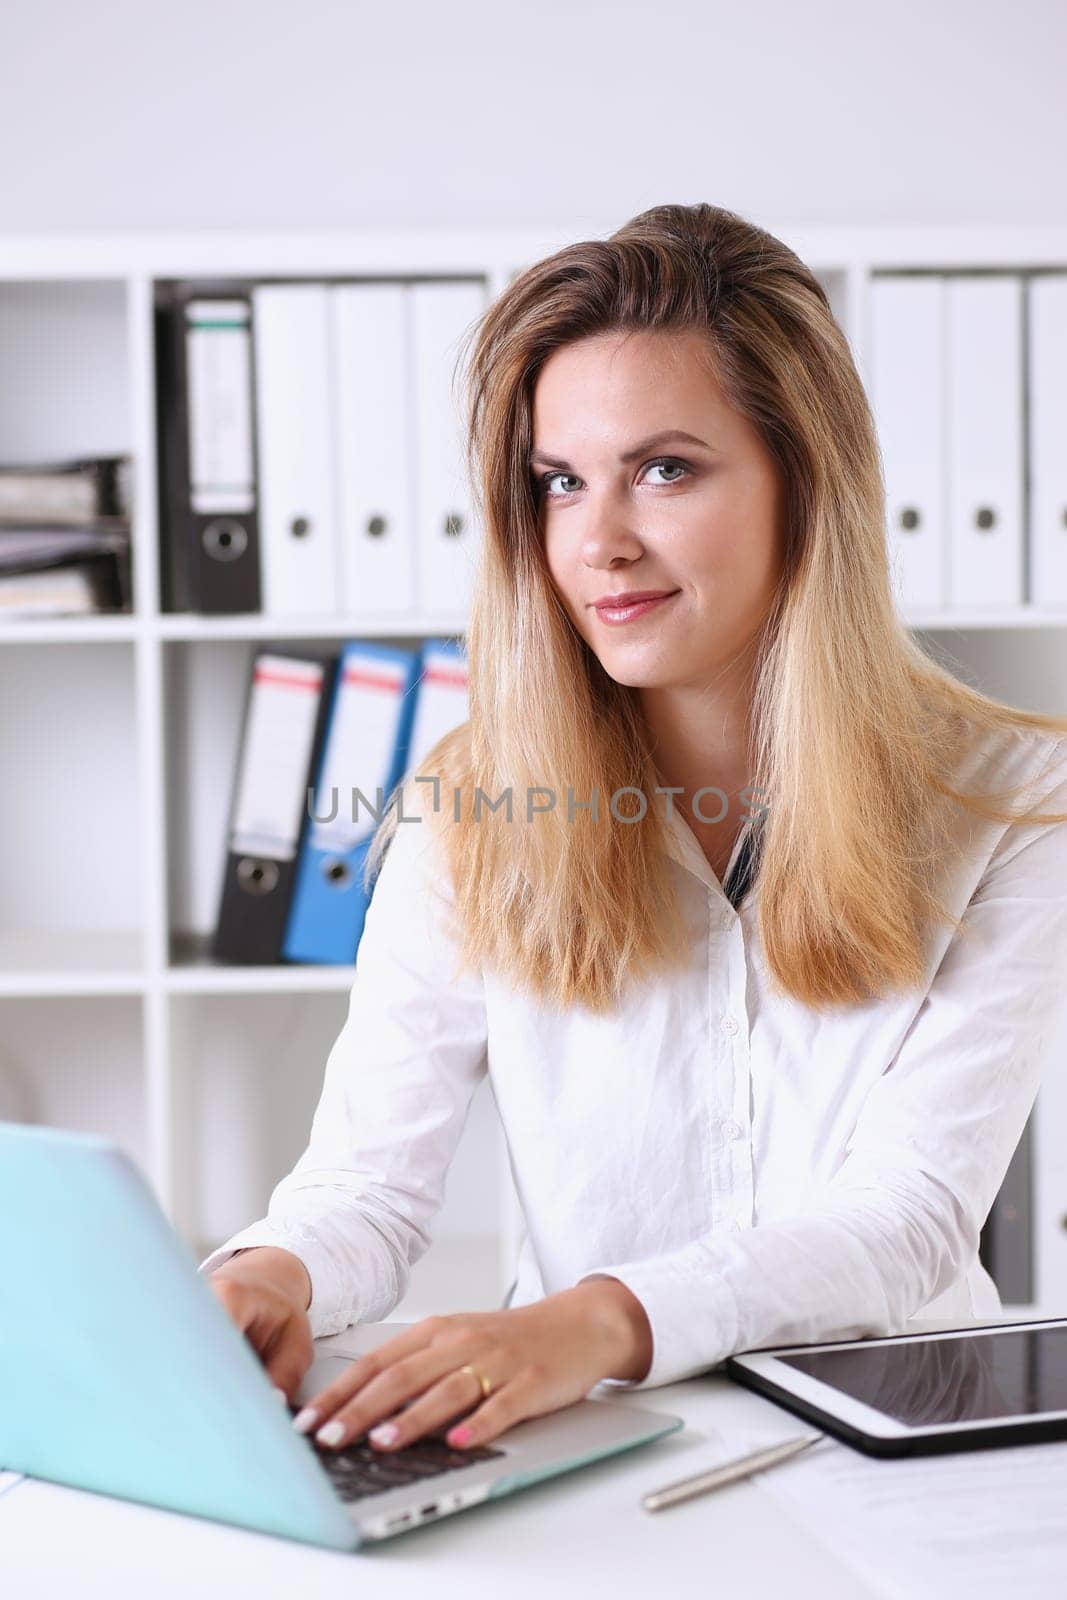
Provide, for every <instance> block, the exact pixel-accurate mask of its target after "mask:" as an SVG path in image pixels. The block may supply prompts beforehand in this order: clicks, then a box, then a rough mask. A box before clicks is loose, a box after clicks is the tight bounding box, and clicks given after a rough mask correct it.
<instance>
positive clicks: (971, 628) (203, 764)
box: [0, 225, 1067, 1319]
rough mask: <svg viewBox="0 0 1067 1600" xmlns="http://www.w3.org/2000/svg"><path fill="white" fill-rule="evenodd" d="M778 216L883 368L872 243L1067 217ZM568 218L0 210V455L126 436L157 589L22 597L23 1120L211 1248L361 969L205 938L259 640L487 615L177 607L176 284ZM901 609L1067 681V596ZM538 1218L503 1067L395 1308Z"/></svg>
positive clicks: (15, 693) (0, 1089)
mask: <svg viewBox="0 0 1067 1600" xmlns="http://www.w3.org/2000/svg"><path fill="white" fill-rule="evenodd" d="M601 231H602V232H607V231H609V230H608V227H607V226H606V227H605V228H604V229H603V230H601ZM772 231H773V232H776V233H778V234H779V236H780V237H782V238H784V239H786V240H787V242H789V243H790V244H791V245H792V246H793V247H794V248H795V249H796V250H797V251H798V252H799V253H800V254H801V255H802V256H803V258H804V259H805V260H806V261H807V262H808V263H809V264H810V265H811V266H812V267H813V269H814V270H815V271H816V272H817V273H818V274H819V276H820V278H821V279H822V281H823V282H824V284H825V285H826V287H827V290H828V293H829V295H830V298H831V302H832V304H833V306H834V309H835V313H836V315H837V317H838V320H839V322H840V323H841V325H842V327H843V328H844V330H845V332H846V334H847V335H848V337H849V340H850V342H851V344H852V347H853V350H854V352H855V355H856V359H857V363H858V365H859V368H860V371H861V373H865V370H866V353H867V336H866V328H867V303H868V302H867V296H868V286H869V283H870V279H871V274H872V273H873V272H874V271H875V270H878V269H902V268H912V267H917V268H929V269H932V270H947V271H967V270H974V269H977V270H981V269H990V268H1012V269H1019V270H1027V269H1032V268H1040V267H1057V268H1062V269H1065V270H1067V229H1064V228H1052V229H1020V228H1009V229H996V230H986V229H927V228H923V229H892V230H884V229H856V230H844V229H840V228H832V229H822V228H805V229H794V228H788V227H782V228H775V227H773V225H772ZM573 237H574V236H573V235H572V234H570V233H567V232H563V231H557V232H541V231H510V230H509V231H499V232H486V233H451V232H437V231H433V232H431V231H427V232H418V233H415V232H408V233H396V232H393V233H380V232H365V233H354V232H349V233H292V232H290V233H277V234H245V233H240V234H239V233H233V234H231V233H211V234H168V233H136V234H132V233H131V234H124V233H113V234H106V235H80V236H79V235H59V234H55V235H46V236H39V237H18V236H7V237H0V459H3V460H19V459H26V460H32V459H36V458H48V457H56V456H63V455H68V454H69V455H72V456H73V455H80V454H89V453H111V452H117V451H129V452H130V453H131V454H132V455H133V458H134V463H135V476H134V488H135V527H134V582H135V612H134V614H133V615H132V616H128V617H127V616H123V617H100V618H93V617H90V618H71V619H69V620H64V619H58V618H57V619H54V620H43V619H32V620H26V621H15V622H7V623H0V671H2V682H3V690H4V695H3V703H4V715H3V718H2V720H0V761H2V766H3V770H4V772H5V775H6V782H5V784H4V786H3V802H2V831H0V1003H2V1005H3V1012H4V1027H3V1036H2V1037H3V1042H2V1044H0V1119H22V1120H27V1121H41V1122H49V1123H54V1124H57V1125H60V1126H67V1127H74V1128H85V1129H92V1130H95V1131H99V1132H103V1133H106V1134H108V1135H110V1136H112V1137H114V1138H116V1139H117V1140H118V1141H119V1142H120V1143H121V1144H122V1145H123V1147H124V1148H125V1149H127V1150H128V1151H129V1153H130V1154H131V1155H132V1156H133V1158H134V1159H135V1160H136V1161H137V1162H138V1164H139V1165H140V1167H141V1168H142V1170H143V1171H144V1173H145V1174H146V1176H147V1178H148V1179H149V1181H150V1182H151V1184H152V1187H153V1189H154V1191H155V1193H156V1195H157V1197H158V1198H159V1201H160V1203H161V1205H162V1206H163V1208H164V1210H165V1211H166V1212H167V1214H168V1215H169V1216H170V1218H171V1219H172V1221H173V1222H174V1224H175V1226H176V1227H177V1228H178V1230H179V1232H180V1233H181V1234H182V1236H183V1237H184V1238H185V1239H186V1240H187V1242H188V1243H189V1245H190V1248H191V1249H192V1251H193V1252H194V1253H195V1254H196V1256H197V1259H200V1258H201V1257H202V1256H203V1255H204V1254H206V1253H207V1251H208V1250H209V1249H210V1248H212V1247H213V1246H214V1245H216V1244H218V1243H219V1242H221V1241H222V1239H224V1238H225V1237H227V1236H228V1235H229V1234H230V1233H232V1232H233V1231H235V1230H236V1229H237V1228H238V1227H240V1226H243V1225H244V1224H245V1223H247V1222H250V1221H251V1220H253V1218H255V1217H257V1216H259V1215H261V1214H262V1213H263V1211H264V1209H265V1207H266V1203H267V1199H268V1196H269V1193H270V1190H271V1188H272V1187H273V1185H274V1183H275V1182H276V1181H277V1179H278V1178H279V1177H280V1176H281V1175H282V1174H283V1172H285V1171H286V1170H287V1169H288V1168H289V1166H290V1165H291V1164H292V1162H293V1161H294V1160H295V1158H296V1156H297V1155H298V1154H299V1153H300V1151H301V1150H302V1149H303V1146H304V1142H305V1139H306V1134H307V1130H308V1128H309V1126H310V1121H311V1113H312V1110H313V1108H314V1105H315V1102H316V1100H317V1098H318V1093H319V1090H320V1087H321V1081H322V1071H323V1067H324V1064H325V1060H326V1056H327V1054H328V1051H329V1048H330V1046H331V1045H332V1043H333V1041H334V1039H335V1038H336V1036H337V1033H338V1032H339V1030H340V1027H341V1025H342V1023H343V1020H344V1015H345V1010H346V1006H347V994H348V991H349V989H350V987H351V983H352V977H353V971H354V969H353V968H352V967H349V966H343V967H321V968H316V967H307V966H280V967H271V968H227V967H221V966H218V965H215V964H213V963H211V962H210V961H208V960H206V959H205V958H204V957H203V955H202V954H201V953H200V952H201V950H202V948H203V941H205V940H206V937H207V936H208V934H209V933H210V931H211V928H212V926H213V924H214V919H215V914H216V911H217V905H218V894H219V888H220V884H221V873H222V868H223V863H224V827H225V819H226V813H227V808H228V804H229V799H230V792H231V786H232V779H233V770H234V763H235V758H236V753H237V739H238V735H239V723H240V716H239V711H240V703H241V696H242V694H243V691H244V686H245V683H246V679H247V672H248V667H249V663H250V660H251V653H252V650H253V648H254V646H255V643H256V641H259V640H278V641H282V640H286V641H306V642H308V643H309V644H312V643H314V642H316V641H317V642H319V643H320V644H321V642H323V641H330V640H336V641H343V640H346V639H350V638H357V637H374V638H382V639H389V640H395V641H398V642H409V641H417V640H418V639H420V638H422V637H424V636H427V635H436V634H441V633H455V632H458V631H461V630H462V628H463V626H464V622H465V619H464V618H463V617H461V616H455V615H437V616H434V615H422V616H405V617H401V616H398V617H397V618H396V619H394V620H393V621H389V620H383V619H382V618H381V617H374V618H371V617H360V616H358V615H357V616H350V617H328V618H324V619H321V620H320V619H306V618H301V619H298V620H296V621H293V620H291V619H273V618H271V617H269V616H260V615H255V616H232V617H203V616H185V615H173V614H170V615H168V614H164V613H163V612H162V611H161V609H160V582H159V577H160V574H159V552H158V528H157V513H156V507H157V493H156V443H155V420H154V370H153V337H152V303H153V302H152V292H153V282H154V280H155V279H157V278H174V277H231V276H232V277H242V278H245V277H247V278H253V279H255V278H259V277H263V278H282V277H285V278H293V279H300V278H306V279H308V280H321V279H322V278H360V277H363V276H376V277H381V276H389V277H395V278H398V279H404V278H412V277H420V278H424V277H432V276H449V277H454V276H457V275H473V276H480V277H483V278H484V279H485V281H486V283H487V286H488V290H489V294H490V296H491V297H492V296H495V295H497V294H499V293H500V292H501V291H502V289H503V288H504V287H505V285H506V284H507V282H508V281H509V279H510V277H511V276H512V275H513V274H514V273H515V272H517V271H519V270H521V269H522V268H523V267H525V266H526V265H528V264H529V263H530V262H532V261H535V260H537V259H539V258H540V257H542V256H544V255H546V254H549V253H550V252H552V251H554V250H555V249H557V248H559V247H560V246H562V245H564V244H566V243H568V242H570V240H571V239H572V238H573ZM907 620H908V621H909V623H910V625H912V626H913V627H915V628H916V629H917V630H921V632H922V633H923V635H924V636H925V637H926V638H927V640H928V643H929V645H930V647H931V648H933V649H934V650H936V651H937V652H938V653H939V654H940V655H941V656H942V658H945V659H948V660H949V662H950V664H951V665H953V666H954V668H955V669H956V670H958V671H960V672H961V673H963V674H964V675H966V676H967V677H968V678H969V679H970V680H971V681H973V682H976V683H978V684H980V685H981V686H982V687H983V688H985V689H987V690H988V691H989V692H991V693H994V694H998V695H1002V696H1003V697H1004V698H1006V699H1010V700H1012V701H1014V702H1015V703H1017V704H1021V705H1025V706H1027V707H1031V708H1033V709H1038V710H1054V711H1062V710H1063V709H1064V708H1065V707H1067V610H1065V611H1064V612H1063V613H1062V614H1059V615H1055V614H1053V615H1049V614H1039V613H1037V612H1035V611H1034V610H1032V609H1031V608H1029V607H1027V606H1022V607H1019V608H1016V609H1012V610H1010V611H1002V612H990V613H983V614H968V615H959V614H945V613H938V614H923V615H916V616H914V617H909V618H908V619H907ZM1061 1054H1064V1055H1067V1041H1064V1048H1063V1051H1062V1052H1061ZM487 1188H488V1189H489V1190H490V1191H491V1193H492V1194H493V1195H494V1196H495V1199H496V1214H495V1216H493V1215H492V1205H490V1204H487ZM1065 1209H1067V1206H1065ZM487 1215H488V1216H490V1217H491V1222H492V1225H491V1226H490V1225H489V1224H487V1221H486V1218H487ZM517 1225H518V1218H517V1205H516V1201H515V1195H514V1190H513V1188H512V1185H511V1179H510V1173H509V1170H508V1164H507V1159H506V1150H505V1146H504V1142H503V1138H502V1135H501V1131H500V1128H499V1124H498V1122H497V1119H496V1113H495V1107H494V1104H493V1101H492V1096H491V1093H490V1092H489V1089H488V1085H485V1086H483V1089H480V1090H479V1092H478V1095H477V1096H476V1097H475V1102H474V1105H473V1106H472V1111H471V1116H470V1120H469V1122H468V1125H467V1129H466V1131H465V1133H464V1137H463V1141H462V1143H461V1146H460V1149H459V1152H458V1154H457V1157H456V1160H455V1163H454V1165H453V1168H452V1171H451V1173H450V1175H449V1183H448V1194H447V1198H446V1201H445V1205H444V1208H443V1211H442V1213H441V1214H440V1216H439V1218H438V1221H437V1224H436V1226H435V1231H434V1244H433V1247H432V1249H431V1250H430V1252H429V1253H428V1254H427V1256H425V1257H424V1258H423V1260H422V1261H421V1262H420V1263H419V1264H418V1265H417V1267H416V1269H415V1272H414V1274H413V1278H412V1284H411V1289H410V1291H409V1294H408V1296H407V1297H406V1299H405V1300H404V1301H403V1302H402V1304H401V1305H400V1306H398V1307H397V1309H396V1311H395V1312H394V1316H395V1317H397V1318H404V1319H410V1318H417V1317H420V1316H422V1315H425V1314H426V1313H427V1312H428V1311H430V1310H431V1309H438V1310H449V1309H461V1308H466V1309H477V1308H480V1307H484V1308H488V1307H492V1306H495V1305H499V1304H500V1302H501V1299H502V1297H503V1294H504V1292H505V1290H506V1289H507V1286H508V1284H509V1283H510V1281H511V1276H512V1264H513V1259H514V1249H515V1242H516V1237H517ZM1056 1309H1060V1308H1056Z"/></svg>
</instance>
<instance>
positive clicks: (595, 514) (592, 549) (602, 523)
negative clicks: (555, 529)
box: [581, 494, 643, 567]
mask: <svg viewBox="0 0 1067 1600" xmlns="http://www.w3.org/2000/svg"><path fill="white" fill-rule="evenodd" d="M642 548H643V546H642V544H641V539H640V536H639V534H638V531H637V528H636V526H635V524H634V520H633V508H632V507H631V506H627V505H625V504H623V503H622V502H620V500H619V499H618V498H616V497H613V496H611V495H607V494H605V495H601V496H599V497H595V496H592V495H590V497H589V498H588V500H587V501H586V506H585V526H584V527H583V529H582V542H581V552H582V558H583V560H584V561H585V563H586V565H587V566H590V567H607V566H610V565H611V563H612V561H614V560H616V559H617V558H618V557H624V558H626V559H628V560H631V561H632V560H633V559H634V558H635V557H636V556H639V555H640V554H641V551H642Z"/></svg>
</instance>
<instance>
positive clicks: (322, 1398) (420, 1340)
mask: <svg viewBox="0 0 1067 1600" xmlns="http://www.w3.org/2000/svg"><path fill="white" fill-rule="evenodd" d="M443 1320H444V1319H443V1318H441V1317H424V1318H423V1320H422V1321H421V1322H416V1323H415V1324H414V1325H413V1326H412V1327H410V1328H405V1329H404V1331H403V1333H398V1334H397V1336H396V1337H395V1339H388V1340H386V1342H385V1344H380V1345H377V1346H376V1347H375V1349H373V1350H368V1351H367V1353H366V1355H362V1356H359V1357H357V1359H356V1360H355V1361H352V1362H349V1363H348V1364H347V1365H346V1366H345V1369H344V1371H343V1372H342V1373H341V1374H340V1376H339V1377H336V1378H335V1379H334V1380H333V1382H332V1383H328V1384H327V1385H326V1387H325V1389H320V1390H319V1392H318V1394H315V1395H312V1397H311V1399H310V1400H309V1401H308V1402H307V1404H306V1405H305V1406H304V1408H303V1410H302V1411H300V1412H299V1413H298V1414H297V1416H295V1417H294V1418H293V1427H294V1428H296V1429H297V1431H298V1432H299V1433H310V1431H311V1429H312V1428H314V1427H317V1426H318V1425H319V1424H320V1423H322V1422H325V1421H326V1419H327V1418H328V1417H332V1416H333V1414H334V1413H335V1412H336V1411H337V1410H338V1408H339V1407H340V1406H343V1405H344V1404H345V1403H346V1401H348V1400H350V1399H351V1398H352V1396H353V1395H355V1394H358V1392H359V1391H360V1390H361V1389H363V1388H364V1387H365V1385H367V1384H368V1383H370V1382H371V1381H372V1380H373V1379H374V1378H376V1377H378V1376H379V1374H381V1373H382V1372H385V1371H387V1370H388V1368H389V1367H390V1366H392V1365H393V1364H394V1363H395V1362H396V1361H398V1360H399V1359H400V1358H402V1357H403V1356H406V1355H408V1354H409V1352H411V1351H414V1350H421V1349H424V1348H425V1347H426V1346H427V1345H428V1344H429V1342H430V1340H431V1339H433V1338H434V1337H435V1336H436V1335H437V1334H438V1333H439V1332H440V1329H441V1324H442V1322H443Z"/></svg>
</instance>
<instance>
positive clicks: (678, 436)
mask: <svg viewBox="0 0 1067 1600" xmlns="http://www.w3.org/2000/svg"><path fill="white" fill-rule="evenodd" d="M672 443H682V444H695V445H699V446H700V448H701V449H702V450H708V449H710V448H711V447H710V445H708V444H707V443H706V442H705V441H704V440H703V439H698V438H697V436H696V434H695V433H685V432H684V431H683V430H682V429H681V428H668V429H667V430H666V431H665V432H664V433H654V434H652V435H651V436H650V437H649V438H648V439H642V440H641V442H640V444H635V445H634V446H633V447H632V449H630V450H627V451H625V452H624V453H623V454H622V455H621V456H620V457H619V460H620V461H621V462H622V464H623V465H624V466H630V465H631V464H632V463H633V462H634V461H637V460H639V459H640V457H641V456H643V455H645V454H646V452H647V451H649V450H658V449H659V448H660V447H661V446H662V445H665V444H672ZM535 462H536V463H537V464H539V465H540V466H542V467H555V468H556V469H557V470H558V471H560V472H573V471H574V468H573V467H572V466H571V464H570V462H569V461H563V460H561V459H560V458H559V457H558V456H549V455H545V453H544V451H542V450H534V451H532V452H531V454H530V466H531V467H532V466H533V465H534V464H535Z"/></svg>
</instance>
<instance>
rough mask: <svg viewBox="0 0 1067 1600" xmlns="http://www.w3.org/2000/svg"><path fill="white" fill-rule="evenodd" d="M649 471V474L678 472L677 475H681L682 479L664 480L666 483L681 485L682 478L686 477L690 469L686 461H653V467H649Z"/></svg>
mask: <svg viewBox="0 0 1067 1600" xmlns="http://www.w3.org/2000/svg"><path fill="white" fill-rule="evenodd" d="M648 470H649V472H677V473H680V474H681V477H677V478H667V479H665V480H663V481H665V482H666V483H680V482H681V478H682V477H684V476H685V474H686V473H687V472H688V471H689V468H688V467H687V466H686V464H685V462H684V461H653V463H652V465H651V466H650V467H649V469H648Z"/></svg>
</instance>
